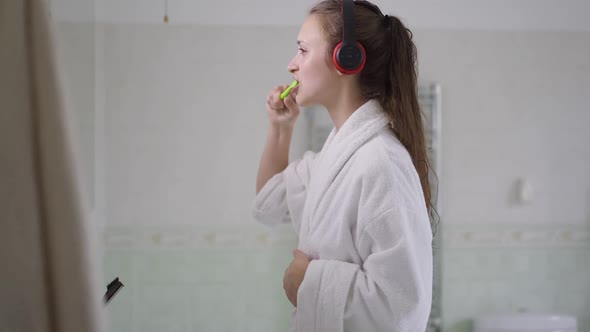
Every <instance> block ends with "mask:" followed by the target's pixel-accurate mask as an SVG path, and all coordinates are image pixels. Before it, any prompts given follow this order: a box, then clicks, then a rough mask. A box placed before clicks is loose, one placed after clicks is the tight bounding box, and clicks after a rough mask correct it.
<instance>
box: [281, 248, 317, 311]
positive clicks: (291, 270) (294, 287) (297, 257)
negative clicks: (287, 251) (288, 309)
mask: <svg viewBox="0 0 590 332" xmlns="http://www.w3.org/2000/svg"><path fill="white" fill-rule="evenodd" d="M310 261H311V258H309V257H308V256H307V255H306V254H304V253H303V252H302V251H300V250H298V249H295V250H293V260H292V261H291V264H289V267H287V270H286V271H285V276H284V277H283V289H284V290H285V294H286V295H287V298H288V299H289V301H291V303H293V305H294V306H295V307H297V291H298V290H299V286H300V285H301V283H302V282H303V277H304V276H305V271H307V266H308V265H309V262H310Z"/></svg>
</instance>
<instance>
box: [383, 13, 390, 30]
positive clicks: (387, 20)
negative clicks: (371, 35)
mask: <svg viewBox="0 0 590 332" xmlns="http://www.w3.org/2000/svg"><path fill="white" fill-rule="evenodd" d="M383 21H384V22H383V23H385V28H386V29H387V30H388V31H389V30H391V20H390V16H389V15H387V14H385V16H383Z"/></svg>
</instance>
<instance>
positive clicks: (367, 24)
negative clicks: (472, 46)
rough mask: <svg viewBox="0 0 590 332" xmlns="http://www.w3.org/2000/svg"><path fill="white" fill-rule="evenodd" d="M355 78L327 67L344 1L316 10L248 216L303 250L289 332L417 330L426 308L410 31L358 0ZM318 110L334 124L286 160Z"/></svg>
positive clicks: (419, 137) (278, 109)
mask: <svg viewBox="0 0 590 332" xmlns="http://www.w3.org/2000/svg"><path fill="white" fill-rule="evenodd" d="M353 8H354V21H355V24H354V31H355V35H356V40H358V41H359V42H360V43H361V44H362V45H363V47H364V49H365V52H366V56H365V63H364V67H363V68H362V70H360V72H356V73H351V72H345V71H344V70H343V69H342V68H341V66H339V65H338V64H337V63H336V62H335V61H334V49H335V47H336V46H337V45H338V43H339V42H340V41H341V40H342V36H343V17H342V3H341V2H340V1H338V0H326V1H322V2H320V3H318V4H317V5H316V6H314V7H313V8H312V9H311V11H310V13H309V16H308V17H307V19H306V20H305V22H304V23H303V25H302V26H301V29H300V31H299V35H298V40H297V43H298V45H299V51H298V52H297V54H296V55H295V57H294V58H293V59H292V60H291V62H290V63H289V65H288V70H289V71H290V72H291V73H292V75H293V77H294V79H296V80H298V81H299V85H298V86H297V87H296V88H295V89H294V90H293V91H292V92H291V94H290V95H289V96H287V97H286V98H285V99H284V100H281V99H280V98H279V94H280V93H281V91H282V90H283V89H284V88H285V86H278V87H276V88H274V89H273V90H272V91H271V92H270V93H269V95H268V98H267V112H268V115H269V119H270V126H269V131H268V136H267V141H266V146H265V149H264V152H263V155H262V158H261V161H260V167H259V171H258V177H257V181H256V191H257V195H256V200H255V203H254V211H253V214H254V216H255V218H256V219H258V220H259V221H260V222H262V223H265V224H276V223H281V222H290V223H292V224H293V226H294V228H295V231H296V232H297V235H298V237H299V245H298V246H299V248H298V249H296V250H294V251H293V256H294V258H293V261H292V262H291V264H290V265H289V267H288V268H287V270H286V271H285V276H284V279H283V285H284V289H285V293H286V295H287V298H288V299H289V300H290V301H291V303H293V305H294V306H295V307H296V308H295V311H294V324H293V328H294V330H296V331H301V332H313V331H357V332H358V331H373V332H377V331H397V332H401V331H408V332H419V331H424V330H425V328H426V324H427V321H428V316H429V313H430V308H431V300H432V264H433V262H432V228H431V225H430V219H429V212H430V210H431V204H430V190H429V183H428V161H427V156H426V148H425V143H424V133H423V129H422V118H421V113H420V109H419V106H418V100H417V84H416V81H417V74H416V67H415V66H416V48H415V45H414V44H413V42H412V34H411V32H410V31H409V30H408V29H407V28H406V27H405V26H404V25H403V23H402V22H401V21H400V20H399V19H398V18H396V17H394V16H388V15H383V14H382V13H381V11H380V10H379V8H378V7H376V6H375V5H373V4H371V3H369V2H367V1H355V2H354V5H353ZM318 104H319V105H322V106H324V107H325V108H326V109H327V111H328V112H329V114H330V117H331V119H332V121H333V123H334V128H333V130H332V132H331V133H330V135H329V137H328V138H327V140H326V142H325V144H324V146H323V148H322V150H321V151H320V152H319V153H317V154H316V153H313V152H310V151H308V152H306V153H305V154H304V156H303V157H302V158H301V159H300V160H296V161H293V162H291V163H289V161H288V155H289V145H290V140H291V135H292V132H293V127H294V124H295V121H296V119H297V118H298V115H299V107H300V106H308V105H318Z"/></svg>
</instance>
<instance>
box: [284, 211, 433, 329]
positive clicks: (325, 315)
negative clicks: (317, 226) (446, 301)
mask: <svg viewBox="0 0 590 332" xmlns="http://www.w3.org/2000/svg"><path fill="white" fill-rule="evenodd" d="M423 223H428V219H426V220H425V219H424V215H423V211H420V212H418V211H413V210H411V209H405V210H404V209H397V208H396V209H389V210H387V211H384V212H383V213H380V214H378V215H376V216H375V218H374V219H373V220H371V221H370V222H369V223H367V225H366V227H365V228H364V229H363V230H362V231H361V234H360V235H359V238H358V244H357V246H358V251H359V254H360V255H361V257H362V259H363V265H362V266H359V265H357V264H352V263H348V262H342V261H335V260H321V259H319V260H313V261H311V262H310V264H309V267H308V269H307V272H306V274H305V278H304V280H303V283H302V284H301V286H300V288H299V291H298V297H297V316H296V320H295V324H296V331H298V332H299V331H301V332H303V331H305V332H314V331H318V332H319V331H374V332H379V331H396V332H416V331H424V330H425V328H426V323H427V320H428V316H429V314H430V308H431V300H432V281H431V280H432V250H431V248H432V247H431V241H432V235H431V233H430V227H429V226H428V225H424V224H423Z"/></svg>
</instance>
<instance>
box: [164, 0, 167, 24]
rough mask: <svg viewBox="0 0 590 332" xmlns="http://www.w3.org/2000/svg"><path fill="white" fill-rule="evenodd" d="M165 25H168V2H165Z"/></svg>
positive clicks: (165, 0)
mask: <svg viewBox="0 0 590 332" xmlns="http://www.w3.org/2000/svg"><path fill="white" fill-rule="evenodd" d="M164 23H166V24H168V0H164Z"/></svg>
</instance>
